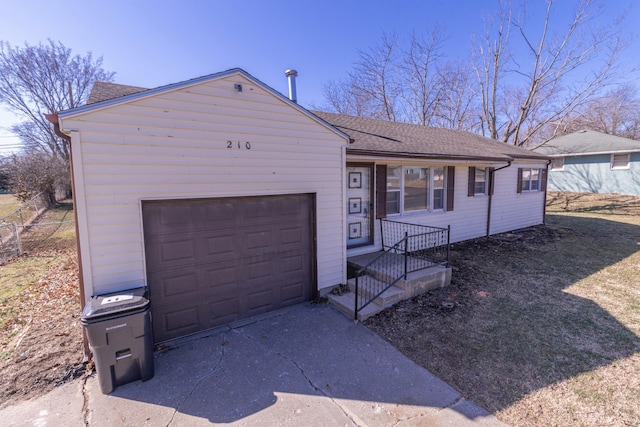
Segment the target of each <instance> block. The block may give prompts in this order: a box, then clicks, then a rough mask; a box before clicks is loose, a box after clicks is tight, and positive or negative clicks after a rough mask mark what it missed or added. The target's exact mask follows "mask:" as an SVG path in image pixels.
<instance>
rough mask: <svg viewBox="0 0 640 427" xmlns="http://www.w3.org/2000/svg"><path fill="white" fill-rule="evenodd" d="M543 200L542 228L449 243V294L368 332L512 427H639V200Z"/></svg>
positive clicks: (387, 317)
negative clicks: (512, 237)
mask: <svg viewBox="0 0 640 427" xmlns="http://www.w3.org/2000/svg"><path fill="white" fill-rule="evenodd" d="M567 200H568V202H567ZM549 202H550V203H549V205H548V211H547V213H548V216H547V226H540V227H533V228H531V229H527V230H523V231H519V232H518V234H521V235H522V239H520V240H517V241H514V242H507V241H501V240H494V239H489V240H487V239H477V240H474V241H470V242H465V243H460V244H455V245H453V248H452V250H453V255H454V260H453V266H454V272H453V279H452V284H451V286H449V287H448V288H444V289H441V290H438V291H434V292H431V293H428V294H426V295H423V296H420V297H416V298H413V299H412V300H409V301H406V302H404V303H401V304H399V305H397V306H395V307H393V308H391V309H389V310H386V311H385V312H383V313H381V314H379V315H378V316H376V317H374V318H372V319H370V320H369V321H368V322H367V325H368V326H369V327H370V328H371V329H372V330H374V331H375V332H376V333H378V334H379V335H381V336H383V337H384V338H385V339H387V340H388V341H389V342H391V343H392V344H393V345H395V346H396V347H397V348H398V349H400V351H402V352H403V353H404V354H406V355H407V356H408V357H410V358H411V359H413V360H414V361H416V362H417V363H419V364H420V365H422V366H424V367H426V368H427V369H429V370H430V371H432V372H433V373H434V374H436V375H438V376H440V377H442V378H443V379H444V380H445V381H447V382H448V383H449V384H451V385H452V386H454V387H455V388H457V389H458V390H460V391H461V392H462V394H463V395H465V396H467V397H468V398H470V399H472V400H474V401H475V402H477V403H478V404H480V405H481V406H484V407H485V408H486V409H488V410H490V411H491V412H493V413H494V414H495V415H496V416H497V417H498V418H500V419H501V420H502V421H504V422H506V423H508V424H511V425H514V426H520V425H522V426H528V425H532V426H533V425H593V426H596V425H597V426H603V425H639V424H640V400H639V399H637V396H640V357H639V353H638V352H639V351H640V338H639V336H640V292H639V287H638V283H640V268H639V267H640V252H639V250H640V246H639V243H640V198H635V197H632V198H628V197H619V196H610V195H608V196H602V195H572V194H569V195H564V194H553V195H550V197H549ZM444 301H447V302H454V303H455V308H454V309H453V310H445V309H444V308H443V306H442V302H444Z"/></svg>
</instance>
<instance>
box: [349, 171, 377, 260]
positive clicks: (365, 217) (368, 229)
mask: <svg viewBox="0 0 640 427" xmlns="http://www.w3.org/2000/svg"><path fill="white" fill-rule="evenodd" d="M372 211H373V165H370V164H356V163H347V247H348V248H353V247H356V246H364V245H370V244H372V243H373V212H372Z"/></svg>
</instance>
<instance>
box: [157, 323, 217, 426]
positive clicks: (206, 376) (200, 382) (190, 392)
mask: <svg viewBox="0 0 640 427" xmlns="http://www.w3.org/2000/svg"><path fill="white" fill-rule="evenodd" d="M221 336H222V341H221V344H220V347H221V350H220V358H219V359H218V361H217V362H216V364H215V365H214V366H213V368H211V369H210V370H209V371H208V372H207V373H206V374H205V375H203V376H202V377H200V378H199V379H197V380H196V381H195V383H194V385H193V387H191V390H190V391H189V393H187V394H186V395H185V397H184V399H182V401H181V402H180V403H178V404H177V405H176V407H175V409H174V410H173V413H172V414H171V419H170V420H169V422H168V423H167V424H166V427H169V426H170V425H171V424H172V423H173V420H174V419H175V417H176V414H177V413H178V412H179V411H180V407H181V406H182V405H184V403H185V402H186V401H187V400H189V399H190V398H191V396H192V395H193V393H194V392H195V391H196V389H197V388H198V387H200V384H202V382H203V381H204V380H206V379H207V378H209V377H211V376H212V375H213V374H215V373H216V372H217V371H218V368H220V365H222V362H223V360H224V347H225V346H226V345H227V340H226V339H225V338H224V337H225V334H224V332H223V333H222V334H221Z"/></svg>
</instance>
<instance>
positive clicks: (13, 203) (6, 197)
mask: <svg viewBox="0 0 640 427" xmlns="http://www.w3.org/2000/svg"><path fill="white" fill-rule="evenodd" d="M19 207H20V201H18V199H16V198H15V196H14V195H13V194H0V218H4V217H5V216H7V215H9V214H10V213H13V212H15V211H16V209H18V208H19Z"/></svg>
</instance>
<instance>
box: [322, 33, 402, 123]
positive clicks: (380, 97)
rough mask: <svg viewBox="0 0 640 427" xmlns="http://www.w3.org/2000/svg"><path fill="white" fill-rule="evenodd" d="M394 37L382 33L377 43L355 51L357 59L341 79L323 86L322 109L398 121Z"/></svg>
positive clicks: (395, 41)
mask: <svg viewBox="0 0 640 427" xmlns="http://www.w3.org/2000/svg"><path fill="white" fill-rule="evenodd" d="M398 50H399V48H398V38H397V36H396V35H395V34H391V35H387V34H383V36H382V41H381V43H380V44H378V45H376V46H375V47H373V48H371V49H369V50H367V51H359V52H358V56H359V60H358V61H357V62H356V63H355V65H354V69H353V70H352V71H351V72H349V73H348V74H347V77H346V78H345V79H342V80H339V81H329V82H328V83H327V84H325V85H324V89H323V90H324V97H325V101H326V104H327V105H326V106H325V107H320V109H324V110H328V111H334V112H337V113H341V114H350V115H355V116H363V117H372V118H376V119H383V120H390V121H400V120H402V119H403V118H402V116H401V115H402V111H401V108H400V106H399V104H400V94H401V86H400V83H399V81H398V75H399V73H398V66H399V58H398V55H399V52H398Z"/></svg>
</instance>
